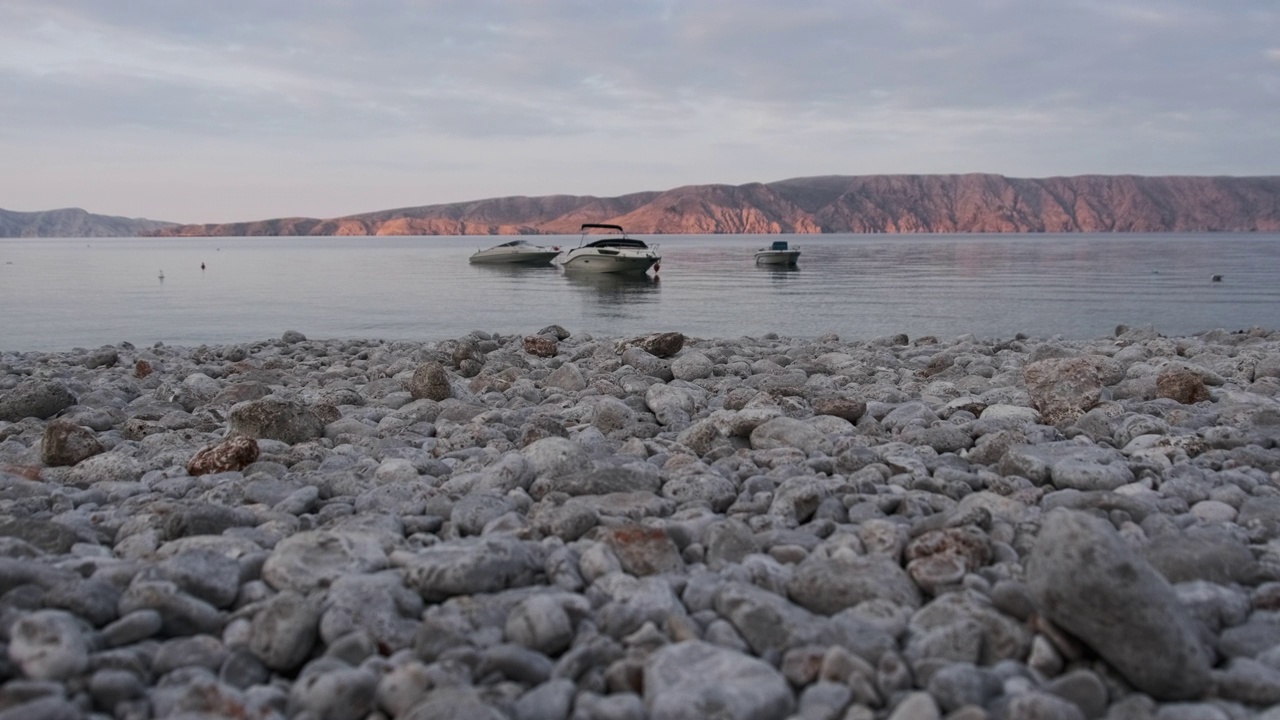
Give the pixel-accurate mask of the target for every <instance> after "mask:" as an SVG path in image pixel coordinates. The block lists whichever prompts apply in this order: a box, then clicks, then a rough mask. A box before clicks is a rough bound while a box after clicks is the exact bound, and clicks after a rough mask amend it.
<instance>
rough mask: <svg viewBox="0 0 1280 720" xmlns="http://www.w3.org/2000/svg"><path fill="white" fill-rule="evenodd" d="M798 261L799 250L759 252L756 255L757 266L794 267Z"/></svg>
mask: <svg viewBox="0 0 1280 720" xmlns="http://www.w3.org/2000/svg"><path fill="white" fill-rule="evenodd" d="M799 259H800V251H799V250H761V251H759V252H757V253H756V264H757V265H795V264H796V262H797V261H798V260H799Z"/></svg>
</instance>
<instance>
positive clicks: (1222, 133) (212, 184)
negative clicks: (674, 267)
mask: <svg viewBox="0 0 1280 720" xmlns="http://www.w3.org/2000/svg"><path fill="white" fill-rule="evenodd" d="M0 163H2V167H3V170H2V171H0V208H4V209H7V210H20V211H32V210H48V209H53V208H60V207H83V208H85V209H86V210H89V211H90V212H95V213H104V214H110V215H127V216H133V217H149V218H153V219H158V220H172V221H178V222H224V221H234V220H254V219H261V218H269V217H281V216H293V215H305V216H312V217H335V216H340V215H346V214H351V213H357V212H364V211H372V210H381V209H388V208H394V207H405V206H413V205H431V204H436V203H444V202H455V201H462V200H475V199H481V198H488V197H499V196H507V195H551V194H573V195H600V196H613V195H620V194H625V193H629V192H637V191H642V190H665V189H669V188H672V187H677V186H680V185H691V184H703V183H727V184H734V185H737V184H742V183H748V182H769V181H772V180H781V179H785V178H790V177H802V176H811V175H832V174H835V175H863V174H877V173H963V172H992V173H1000V174H1003V175H1009V176H1014V177H1048V176H1055V175H1080V174H1089V173H1101V174H1119V173H1132V174H1139V175H1170V174H1177V175H1277V174H1280V2H1277V0H1053V1H1045V0H688V1H681V0H648V1H641V0H507V1H505V2H498V1H492V0H457V1H452V0H420V1H415V0H217V1H216V2H213V1H210V0H129V1H127V2H126V1H125V0H3V2H0Z"/></svg>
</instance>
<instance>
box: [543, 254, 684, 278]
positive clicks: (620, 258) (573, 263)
mask: <svg viewBox="0 0 1280 720" xmlns="http://www.w3.org/2000/svg"><path fill="white" fill-rule="evenodd" d="M661 259H662V258H660V257H658V255H657V254H655V253H643V254H639V253H637V254H629V253H619V254H616V255H603V254H599V253H592V252H586V253H574V252H573V251H570V252H569V255H568V256H567V257H566V258H565V260H564V269H565V271H566V272H582V273H617V274H624V275H627V274H634V275H643V274H645V273H647V272H649V268H651V267H653V266H654V265H657V264H658V261H659V260H661Z"/></svg>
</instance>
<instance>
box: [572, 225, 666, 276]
mask: <svg viewBox="0 0 1280 720" xmlns="http://www.w3.org/2000/svg"><path fill="white" fill-rule="evenodd" d="M588 230H617V231H618V233H620V234H619V235H618V236H612V235H611V236H608V237H604V238H601V239H599V240H592V241H591V242H586V238H587V231H588ZM661 261H662V256H661V255H659V254H658V246H657V245H646V244H645V242H644V241H643V240H637V239H635V238H629V237H627V233H626V231H625V230H623V229H622V226H621V225H601V224H598V223H583V225H582V244H579V245H578V247H576V248H573V249H572V250H570V251H568V252H567V253H565V256H564V260H563V261H561V265H563V266H564V269H565V271H566V272H592V273H634V274H636V275H643V274H644V273H647V272H649V268H653V269H654V272H657V270H658V268H659V263H660V262H661Z"/></svg>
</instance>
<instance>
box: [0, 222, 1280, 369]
mask: <svg viewBox="0 0 1280 720" xmlns="http://www.w3.org/2000/svg"><path fill="white" fill-rule="evenodd" d="M639 237H641V238H642V239H644V240H646V241H648V242H651V243H658V244H659V252H660V253H661V254H662V262H661V264H660V267H659V269H658V272H657V273H656V274H655V273H650V274H649V275H648V276H645V277H639V278H635V277H631V278H628V277H620V276H611V275H573V274H566V273H565V272H564V271H563V270H562V269H560V268H558V267H555V266H552V265H547V266H544V267H495V266H484V265H471V264H469V263H468V262H467V257H468V256H469V255H470V254H471V253H472V252H474V251H475V250H477V249H479V248H482V247H488V246H491V245H495V244H498V243H500V242H503V241H506V240H509V239H510V238H501V237H476V236H471V237H433V236H419V237H317V238H310V237H305V238H228V237H223V238H114V239H101V238H89V239H86V238H78V239H3V240H0V351H28V350H49V351H56V350H69V349H72V348H76V347H84V348H93V347H97V346H100V345H104V344H115V343H119V342H122V341H128V342H131V343H133V344H135V345H150V344H153V343H157V342H163V343H166V344H171V345H200V344H218V343H237V342H248V341H254V340H264V339H269V338H276V337H279V336H280V335H281V334H282V333H283V332H284V331H286V330H297V331H299V332H302V333H303V334H305V335H307V336H308V337H313V338H374V339H378V338H381V339H387V340H397V339H409V340H443V339H447V338H455V337H459V336H462V335H465V334H467V333H468V332H470V331H472V330H484V331H487V332H496V333H503V334H511V333H518V334H531V333H535V332H537V331H538V330H540V329H542V328H544V327H546V326H547V325H551V324H553V323H554V324H559V325H561V326H563V327H564V328H566V329H568V330H569V331H570V332H573V333H592V334H595V335H608V336H620V335H633V334H640V333H647V332H654V331H667V330H675V331H680V332H683V333H685V334H686V335H690V336H696V337H736V336H740V335H749V336H760V335H763V334H765V333H770V332H772V333H778V334H779V335H791V336H798V337H815V336H818V335H821V334H824V333H837V334H838V335H839V336H840V337H841V338H843V339H847V340H858V339H871V338H873V337H876V336H880V335H887V334H895V333H905V334H907V335H908V336H909V337H918V336H921V335H934V336H937V337H940V338H953V337H955V336H957V335H961V334H966V333H972V334H974V335H977V336H980V337H997V338H998V337H1013V336H1014V335H1015V334H1017V333H1025V334H1027V335H1031V336H1036V337H1050V336H1055V335H1060V336H1063V337H1066V338H1071V339H1080V338H1088V337H1097V336H1102V335H1109V334H1111V333H1112V332H1114V329H1115V327H1116V326H1117V325H1119V324H1128V325H1131V326H1152V327H1154V328H1155V329H1156V330H1157V331H1159V332H1161V333H1165V334H1169V335H1182V334H1193V333H1196V332H1201V331H1204V330H1209V329H1214V328H1226V329H1243V328H1248V327H1251V326H1264V327H1268V328H1276V327H1280V234H1150V235H1148V234H1141V235H1137V234H1102V235H1092V234H1091V235H1081V234H1065V235H1064V234H1035V235H790V236H765V235H667V236H661V235H659V236H639ZM528 239H529V240H530V241H531V242H534V243H536V244H542V245H557V246H560V247H562V248H568V247H572V246H574V245H576V244H578V242H579V240H580V238H579V237H578V236H539V237H531V238H528ZM776 239H783V240H787V241H789V242H791V243H792V244H794V245H797V246H799V248H800V250H801V255H800V260H799V264H798V265H797V266H796V267H795V268H778V267H768V266H759V267H758V266H756V265H755V263H754V259H753V253H754V251H755V250H756V249H757V248H759V247H764V246H766V245H768V244H769V243H770V242H771V241H773V240H776ZM1215 277H1216V278H1218V279H1216V280H1215Z"/></svg>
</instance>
